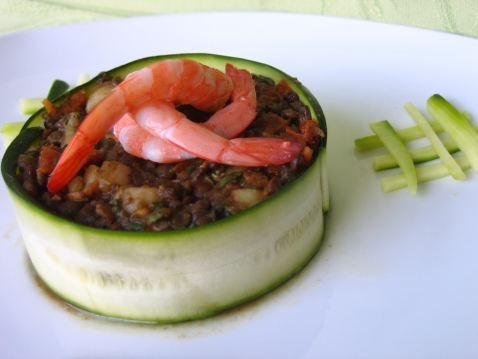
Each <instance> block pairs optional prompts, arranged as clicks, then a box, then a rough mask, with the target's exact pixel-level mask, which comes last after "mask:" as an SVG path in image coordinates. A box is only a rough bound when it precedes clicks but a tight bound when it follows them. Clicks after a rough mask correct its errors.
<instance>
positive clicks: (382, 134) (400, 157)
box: [370, 121, 417, 194]
mask: <svg viewBox="0 0 478 359" xmlns="http://www.w3.org/2000/svg"><path fill="white" fill-rule="evenodd" d="M370 128H371V129H372V131H373V132H374V133H375V134H376V135H377V136H378V138H379V139H380V141H381V142H382V143H383V145H384V146H385V147H386V148H387V150H388V151H389V152H390V154H391V155H392V156H393V157H394V158H395V160H396V161H397V163H398V165H399V166H400V168H401V169H402V171H403V174H404V176H405V178H406V180H407V184H408V188H409V189H410V193H411V194H416V193H417V173H416V171H415V165H414V164H413V161H412V158H411V157H410V154H409V153H408V151H407V149H406V148H405V145H404V144H403V142H402V141H401V140H400V138H399V137H398V135H397V133H396V132H395V130H394V129H393V127H392V126H391V125H390V123H389V122H388V121H379V122H373V123H370Z"/></svg>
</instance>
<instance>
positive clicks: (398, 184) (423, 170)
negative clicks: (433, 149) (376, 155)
mask: <svg viewBox="0 0 478 359" xmlns="http://www.w3.org/2000/svg"><path fill="white" fill-rule="evenodd" d="M455 160H456V162H457V163H458V165H459V166H460V167H461V169H462V170H463V171H464V170H467V169H469V168H471V164H470V162H469V161H468V160H467V159H466V157H465V156H460V157H456V158H455ZM416 171H417V181H418V183H422V182H427V181H432V180H435V179H439V178H442V177H446V176H449V175H450V171H448V169H447V168H446V167H445V165H444V164H443V163H437V164H434V165H429V166H423V167H417V169H416ZM405 187H407V180H406V179H405V176H404V175H403V173H398V174H396V175H393V176H388V177H384V178H382V190H383V191H384V192H385V193H389V192H392V191H396V190H398V189H401V188H405Z"/></svg>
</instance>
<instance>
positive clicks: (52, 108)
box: [42, 99, 58, 115]
mask: <svg viewBox="0 0 478 359" xmlns="http://www.w3.org/2000/svg"><path fill="white" fill-rule="evenodd" d="M42 103H43V106H45V109H46V112H47V113H48V114H49V115H56V114H57V112H58V107H56V106H55V105H54V104H52V103H51V102H50V101H48V100H47V99H44V100H43V101H42Z"/></svg>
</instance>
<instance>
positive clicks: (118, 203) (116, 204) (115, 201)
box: [113, 198, 123, 208]
mask: <svg viewBox="0 0 478 359" xmlns="http://www.w3.org/2000/svg"><path fill="white" fill-rule="evenodd" d="M122 205H123V201H121V200H120V199H119V198H115V199H113V207H118V208H121V206H122Z"/></svg>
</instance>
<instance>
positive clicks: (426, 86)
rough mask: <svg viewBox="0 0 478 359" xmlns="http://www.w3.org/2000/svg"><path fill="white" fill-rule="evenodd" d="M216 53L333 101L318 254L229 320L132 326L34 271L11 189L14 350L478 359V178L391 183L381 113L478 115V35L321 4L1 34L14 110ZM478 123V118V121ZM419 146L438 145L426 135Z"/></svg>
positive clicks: (4, 328)
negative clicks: (339, 13) (393, 186)
mask: <svg viewBox="0 0 478 359" xmlns="http://www.w3.org/2000/svg"><path fill="white" fill-rule="evenodd" d="M184 52H210V53H218V54H224V55H232V56H238V57H244V58H249V59H253V60H256V61H261V62H265V63H268V64H271V65H273V66H275V67H278V68H280V69H282V70H284V71H285V72H287V73H289V74H291V75H293V76H296V77H297V78H299V79H300V80H301V81H302V82H303V83H304V84H305V85H306V86H307V87H308V88H309V89H310V90H311V91H312V92H313V93H314V94H315V96H316V97H317V98H318V99H319V102H320V103H321V105H322V107H323V109H324V112H325V114H326V118H327V122H328V130H329V141H328V154H329V157H328V162H329V181H330V192H331V211H330V213H329V215H328V216H327V233H326V239H325V243H324V244H323V246H322V248H321V250H320V251H319V253H318V254H317V255H316V257H315V258H314V259H313V261H312V262H311V263H310V264H309V265H308V266H307V267H306V269H305V270H304V271H302V272H301V273H300V275H298V276H297V277H296V278H294V279H292V280H291V281H289V282H288V283H286V284H285V285H284V286H282V287H280V288H279V289H278V290H276V291H274V292H272V293H270V294H268V295H266V296H264V297H263V298H260V299H258V300H255V301H253V302H252V303H250V304H246V305H244V306H241V307H239V308H236V309H233V310H231V311H228V312H227V313H224V314H222V315H219V316H217V317H215V318H211V319H207V320H202V321H197V322H191V323H183V324H177V325H159V326H148V325H131V324H123V323H116V322H111V321H105V320H102V319H98V318H94V317H91V316H89V315H86V314H83V313H80V312H77V311H76V310H74V309H71V308H69V307H68V306H67V305H65V304H63V303H62V302H61V301H59V300H57V299H55V298H54V297H53V296H51V295H49V294H48V292H47V291H46V290H45V289H44V288H43V287H42V286H41V284H40V283H39V282H38V281H37V280H36V279H35V276H34V275H33V273H32V270H31V268H30V267H29V264H28V260H27V256H26V253H25V250H24V247H23V244H22V240H21V236H20V233H19V232H18V229H17V225H16V222H15V218H14V216H13V213H12V209H11V205H10V203H9V201H8V198H7V194H6V189H5V186H4V185H1V186H0V199H1V202H0V206H1V207H0V208H1V211H2V216H1V218H0V229H1V231H2V234H3V235H2V238H1V239H0V357H1V358H7V359H11V358H32V359H34V358H49V359H54V358H209V359H211V358H249V359H251V358H477V357H478V341H477V338H478V304H477V303H478V261H477V259H476V257H477V253H478V236H477V235H476V230H474V228H475V227H476V217H477V214H478V206H477V205H476V201H477V199H478V176H477V175H476V174H474V173H473V172H471V171H470V170H469V171H466V174H467V176H468V178H467V179H466V180H464V181H460V182H457V181H454V180H453V179H451V178H445V179H441V180H438V181H434V182H431V183H427V184H421V185H419V188H418V194H417V195H416V196H411V195H410V194H409V192H408V190H406V189H403V190H400V191H397V192H394V193H390V194H384V193H382V192H381V189H380V178H381V177H383V176H385V175H388V174H391V173H396V172H397V171H396V170H392V171H389V172H387V173H379V174H376V173H374V172H373V169H372V155H374V154H378V153H384V152H383V150H374V151H370V152H369V153H361V154H357V153H355V152H354V149H353V140H354V139H355V138H357V137H361V136H365V135H368V134H370V133H371V131H370V129H369V127H368V122H372V121H379V120H383V119H388V120H389V121H390V122H391V123H392V125H394V126H395V127H396V128H403V127H408V126H412V125H413V121H412V120H411V119H410V118H409V117H408V115H407V114H406V112H405V111H404V110H403V108H402V105H403V104H405V103H406V102H408V101H412V102H414V103H415V105H416V106H417V107H418V108H419V109H420V110H422V111H424V110H425V103H426V99H427V98H428V97H429V96H430V95H432V94H434V93H440V94H441V95H443V96H444V97H445V98H447V99H448V100H450V101H451V102H452V103H453V104H454V105H455V106H456V107H457V108H458V109H460V110H462V111H463V110H467V111H469V112H470V114H471V115H472V116H474V117H475V118H478V101H477V93H478V92H477V90H478V81H477V80H478V66H477V63H478V42H477V40H474V39H470V38H465V37H459V36H454V35H449V34H445V33H438V32H433V31H427V30H421V29H415V28H407V27H399V26H393V25H387V24H380V23H372V22H364V21H356V20H348V19H339V18H330V17H322V16H314V15H310V16H309V15H296V14H278V13H277V14H269V13H213V14H209V13H203V14H180V15H167V16H155V17H143V18H131V19H122V20H114V21H105V22H95V23H84V24H75V25H68V26H61V27H53V28H46V29H41V30H34V31H27V32H22V33H15V34H12V35H7V36H3V37H0V53H1V56H0V121H1V122H2V123H3V122H9V121H23V120H25V119H26V116H24V115H22V114H21V112H20V108H19V101H18V100H19V99H20V98H22V97H39V96H44V95H45V94H46V92H47V91H48V89H49V86H50V84H51V82H52V80H53V79H55V78H59V79H63V80H65V81H67V82H69V83H71V84H74V83H75V82H76V80H77V78H78V75H79V74H80V73H82V72H89V73H91V74H92V75H94V74H96V73H97V72H99V71H101V70H107V69H109V68H112V67H115V66H118V65H121V64H123V63H125V62H128V61H130V60H134V59H137V58H141V57H144V56H149V55H159V54H171V53H184ZM473 123H474V124H476V119H474V120H473ZM421 144H424V142H423V141H422V142H421Z"/></svg>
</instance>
